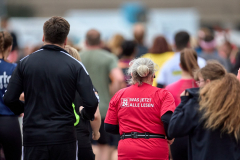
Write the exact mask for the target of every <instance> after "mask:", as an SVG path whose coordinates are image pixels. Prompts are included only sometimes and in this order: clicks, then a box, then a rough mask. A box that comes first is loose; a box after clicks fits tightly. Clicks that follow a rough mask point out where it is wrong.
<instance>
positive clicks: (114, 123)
mask: <svg viewBox="0 0 240 160" xmlns="http://www.w3.org/2000/svg"><path fill="white" fill-rule="evenodd" d="M119 92H121V91H119ZM119 92H117V93H116V94H115V95H114V96H113V97H112V99H111V101H110V103H109V108H108V111H107V114H106V118H105V121H104V129H105V131H106V132H108V133H112V134H119V126H118V124H119V123H118V103H119V99H120V96H119Z"/></svg>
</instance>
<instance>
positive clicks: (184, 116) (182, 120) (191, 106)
mask: <svg viewBox="0 0 240 160" xmlns="http://www.w3.org/2000/svg"><path fill="white" fill-rule="evenodd" d="M196 103H198V102H197V100H192V99H190V97H189V96H181V103H180V104H179V106H178V107H177V108H176V109H175V111H174V113H173V115H172V117H171V120H170V123H169V126H168V136H169V137H171V138H173V137H174V138H177V137H183V136H186V135H188V134H189V133H190V132H191V131H192V129H193V128H194V127H196V126H197V124H198V117H197V114H198V110H197V109H196V108H195V107H196V106H195V105H196Z"/></svg>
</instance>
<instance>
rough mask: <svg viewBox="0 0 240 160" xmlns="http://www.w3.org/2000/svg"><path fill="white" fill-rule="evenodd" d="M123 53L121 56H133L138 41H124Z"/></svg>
mask: <svg viewBox="0 0 240 160" xmlns="http://www.w3.org/2000/svg"><path fill="white" fill-rule="evenodd" d="M121 47H122V53H121V55H120V56H131V55H132V54H133V53H134V50H135V47H136V43H135V42H134V41H129V40H126V41H123V43H122V45H121Z"/></svg>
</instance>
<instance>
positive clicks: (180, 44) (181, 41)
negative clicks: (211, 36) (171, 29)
mask: <svg viewBox="0 0 240 160" xmlns="http://www.w3.org/2000/svg"><path fill="white" fill-rule="evenodd" d="M174 41H175V45H176V48H177V49H178V50H183V49H184V48H186V47H187V45H188V43H189V41H190V36H189V34H188V33H187V32H185V31H181V32H178V33H177V34H176V35H175V37H174Z"/></svg>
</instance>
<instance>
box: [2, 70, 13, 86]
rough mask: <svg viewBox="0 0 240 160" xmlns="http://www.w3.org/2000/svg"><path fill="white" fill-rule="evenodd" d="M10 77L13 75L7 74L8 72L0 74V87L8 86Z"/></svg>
mask: <svg viewBox="0 0 240 160" xmlns="http://www.w3.org/2000/svg"><path fill="white" fill-rule="evenodd" d="M10 78H11V75H7V74H6V72H3V74H2V75H0V89H3V87H4V88H7V86H8V83H9V80H10Z"/></svg>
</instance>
